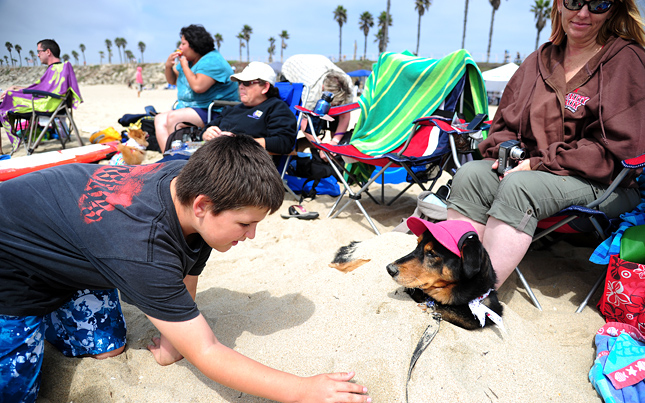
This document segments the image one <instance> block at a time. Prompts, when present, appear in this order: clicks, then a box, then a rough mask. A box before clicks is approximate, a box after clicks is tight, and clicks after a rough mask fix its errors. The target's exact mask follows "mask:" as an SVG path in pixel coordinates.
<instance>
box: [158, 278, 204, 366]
mask: <svg viewBox="0 0 645 403" xmlns="http://www.w3.org/2000/svg"><path fill="white" fill-rule="evenodd" d="M198 280H199V276H191V275H188V276H186V277H184V284H185V285H186V289H187V290H188V292H189V293H190V296H191V297H193V301H194V300H195V295H197V281H198ZM152 343H153V344H150V345H148V350H150V352H151V353H152V355H153V356H154V357H155V360H157V363H159V365H170V364H172V363H175V362H177V361H179V360H181V359H182V358H184V357H183V356H182V355H181V354H180V353H179V351H177V350H176V349H175V348H174V347H173V346H172V344H171V343H170V342H169V341H168V340H167V339H166V338H165V337H164V335H163V333H162V334H161V337H153V338H152Z"/></svg>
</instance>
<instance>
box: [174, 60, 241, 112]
mask: <svg viewBox="0 0 645 403" xmlns="http://www.w3.org/2000/svg"><path fill="white" fill-rule="evenodd" d="M176 68H177V73H179V74H178V76H177V100H178V101H179V102H178V104H177V108H178V109H179V108H208V105H209V104H210V103H211V101H213V100H224V101H239V100H240V98H239V95H238V92H237V83H235V82H234V81H232V80H231V75H232V74H233V68H232V67H231V65H230V64H228V62H227V61H226V60H225V59H224V57H222V55H221V54H220V53H219V52H218V51H217V50H213V51H211V52H208V53H206V54H205V55H204V56H202V57H201V59H199V61H198V62H197V63H195V64H194V65H192V66H191V67H190V70H191V71H192V72H193V73H195V74H204V75H206V76H209V77H210V78H212V79H213V80H215V84H213V85H212V86H211V87H210V88H209V89H208V90H207V91H205V92H202V93H201V94H198V93H196V92H195V91H193V90H192V89H191V88H190V85H188V80H187V79H186V75H185V74H184V71H183V69H182V67H181V64H179V63H177V64H176ZM219 109H221V108H219ZM219 109H217V108H216V109H215V110H219Z"/></svg>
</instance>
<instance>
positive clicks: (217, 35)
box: [213, 33, 224, 52]
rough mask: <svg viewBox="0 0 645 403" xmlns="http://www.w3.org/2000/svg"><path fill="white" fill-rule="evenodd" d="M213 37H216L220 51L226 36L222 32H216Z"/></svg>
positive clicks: (216, 43) (216, 44)
mask: <svg viewBox="0 0 645 403" xmlns="http://www.w3.org/2000/svg"><path fill="white" fill-rule="evenodd" d="M213 38H215V46H216V47H217V51H218V52H219V48H220V46H222V42H224V37H223V36H222V34H219V33H218V34H215V35H213Z"/></svg>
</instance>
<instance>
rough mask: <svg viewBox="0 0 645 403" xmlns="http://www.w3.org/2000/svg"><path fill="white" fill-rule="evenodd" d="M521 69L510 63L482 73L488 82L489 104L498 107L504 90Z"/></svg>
mask: <svg viewBox="0 0 645 403" xmlns="http://www.w3.org/2000/svg"><path fill="white" fill-rule="evenodd" d="M518 68H519V67H518V66H517V64H515V63H508V64H505V65H503V66H500V67H497V68H494V69H492V70H488V71H485V72H483V73H482V76H483V77H484V81H485V82H486V92H487V93H488V103H489V104H490V105H497V104H498V103H499V100H500V99H501V98H502V94H503V93H504V88H505V87H506V84H507V83H508V80H510V79H511V77H512V76H513V74H515V71H517V69H518Z"/></svg>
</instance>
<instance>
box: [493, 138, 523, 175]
mask: <svg viewBox="0 0 645 403" xmlns="http://www.w3.org/2000/svg"><path fill="white" fill-rule="evenodd" d="M525 158H526V151H524V150H523V149H522V147H520V142H519V141H517V140H506V141H505V142H503V143H502V144H500V145H499V157H498V160H497V162H498V165H497V173H498V174H500V175H504V174H505V173H506V171H508V170H509V169H512V168H514V167H515V166H517V164H519V162H520V161H522V160H523V159H525Z"/></svg>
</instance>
